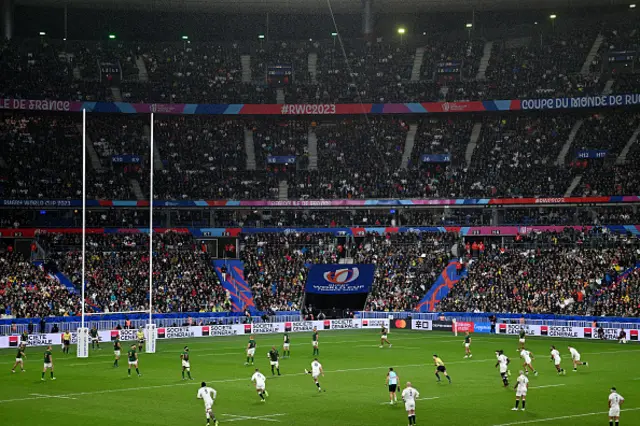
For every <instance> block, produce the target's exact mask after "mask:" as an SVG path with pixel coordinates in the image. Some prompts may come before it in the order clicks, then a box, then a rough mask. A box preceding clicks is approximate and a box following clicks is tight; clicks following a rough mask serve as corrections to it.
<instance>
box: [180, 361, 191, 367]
mask: <svg viewBox="0 0 640 426" xmlns="http://www.w3.org/2000/svg"><path fill="white" fill-rule="evenodd" d="M182 366H183V367H184V368H191V364H189V361H185V360H182Z"/></svg>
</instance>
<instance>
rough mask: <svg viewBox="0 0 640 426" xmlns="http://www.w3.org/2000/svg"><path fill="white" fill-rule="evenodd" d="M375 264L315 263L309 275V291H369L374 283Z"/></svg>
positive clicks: (341, 292) (349, 292) (320, 292)
mask: <svg viewBox="0 0 640 426" xmlns="http://www.w3.org/2000/svg"><path fill="white" fill-rule="evenodd" d="M374 272H375V267H374V265H313V266H312V267H311V269H310V270H309V275H308V276H307V285H306V287H305V290H306V291H307V293H315V294H355V293H368V292H369V291H370V290H371V285H372V284H373V274H374Z"/></svg>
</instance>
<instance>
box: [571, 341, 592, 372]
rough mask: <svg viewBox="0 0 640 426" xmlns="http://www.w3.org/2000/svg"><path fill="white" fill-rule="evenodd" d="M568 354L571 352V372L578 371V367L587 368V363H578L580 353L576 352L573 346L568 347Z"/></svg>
mask: <svg viewBox="0 0 640 426" xmlns="http://www.w3.org/2000/svg"><path fill="white" fill-rule="evenodd" d="M568 348H569V352H571V361H573V372H574V373H575V372H576V371H578V366H579V365H584V366H585V367H588V366H589V363H588V362H586V361H580V352H578V351H577V350H576V348H574V347H573V346H569V347H568Z"/></svg>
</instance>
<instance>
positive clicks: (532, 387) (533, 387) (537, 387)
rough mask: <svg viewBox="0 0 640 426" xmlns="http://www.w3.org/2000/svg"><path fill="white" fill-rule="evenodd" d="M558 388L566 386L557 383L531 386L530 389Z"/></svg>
mask: <svg viewBox="0 0 640 426" xmlns="http://www.w3.org/2000/svg"><path fill="white" fill-rule="evenodd" d="M558 386H566V384H565V383H559V384H557V385H542V386H531V389H543V388H557V387H558Z"/></svg>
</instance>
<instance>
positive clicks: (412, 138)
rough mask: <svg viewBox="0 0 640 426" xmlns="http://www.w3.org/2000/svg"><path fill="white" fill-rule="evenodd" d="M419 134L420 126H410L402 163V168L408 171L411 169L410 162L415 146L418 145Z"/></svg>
mask: <svg viewBox="0 0 640 426" xmlns="http://www.w3.org/2000/svg"><path fill="white" fill-rule="evenodd" d="M417 132H418V125H417V124H411V125H409V131H408V132H407V137H406V139H405V140H404V151H402V161H401V162H400V168H401V169H403V170H406V169H407V167H409V160H411V155H412V154H413V146H414V145H415V144H416V133H417Z"/></svg>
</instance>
